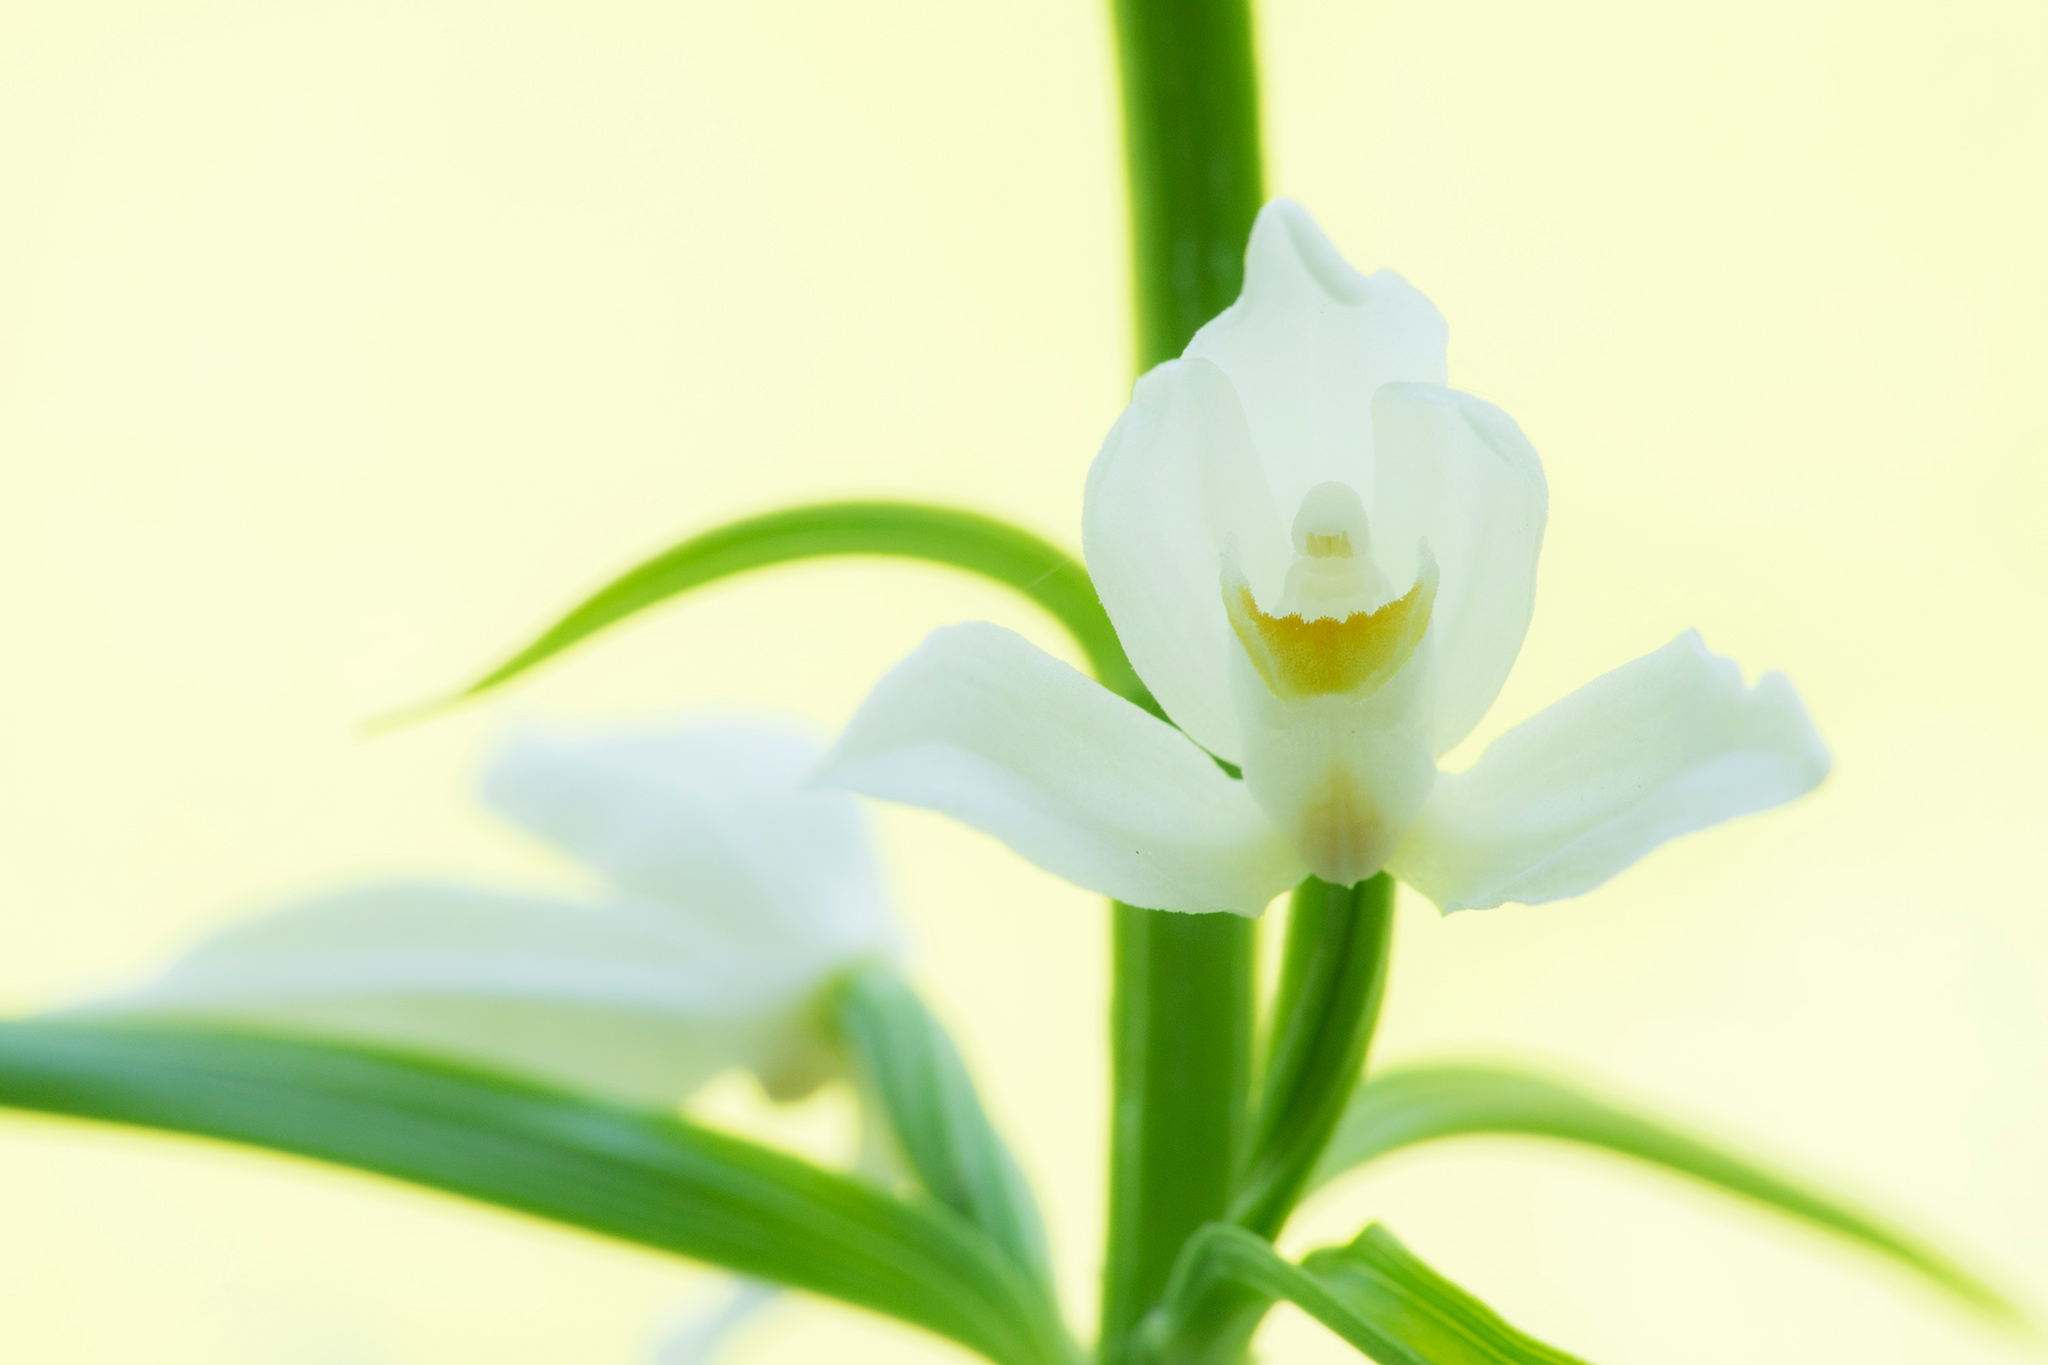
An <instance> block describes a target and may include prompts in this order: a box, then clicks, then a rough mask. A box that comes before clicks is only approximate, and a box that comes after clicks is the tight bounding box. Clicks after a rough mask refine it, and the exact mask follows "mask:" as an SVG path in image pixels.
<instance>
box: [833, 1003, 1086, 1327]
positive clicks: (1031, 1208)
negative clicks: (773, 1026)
mask: <svg viewBox="0 0 2048 1365" xmlns="http://www.w3.org/2000/svg"><path fill="white" fill-rule="evenodd" d="M834 1003H835V1005H836V1010H837V1016H838V1020H839V1033H840V1037H841V1039H842V1040H843V1041H844V1042H845V1044H846V1047H847V1050H848V1051H849V1052H850V1053H852V1055H853V1060H854V1068H855V1072H856V1074H857V1075H858V1076H859V1078H860V1079H861V1081H862V1082H864V1083H865V1084H866V1085H867V1087H868V1088H869V1090H870V1092H871V1093H873V1094H874V1095H875V1096H876V1097H877V1098H878V1099H879V1100H880V1101H881V1105H882V1108H883V1110H884V1111H885V1112H886V1113H887V1114H888V1116H889V1123H890V1128H891V1130H892V1132H893V1133H894V1135H895V1137H896V1140H897V1143H898V1145H899V1147H900V1148H901V1150H902V1154H903V1157H904V1159H905V1161H906V1162H907V1163H908V1164H909V1167H910V1169H911V1171H912V1173H913V1174H915V1175H916V1177H917V1180H918V1183H919V1184H921V1185H923V1186H924V1188H925V1190H926V1191H927V1192H929V1193H930V1194H931V1196H932V1197H933V1198H934V1199H937V1200H938V1201H939V1202H940V1203H942V1204H944V1205H946V1207H948V1208H950V1209H952V1210H953V1211H954V1212H956V1213H958V1214H960V1215H961V1216H962V1217H964V1218H966V1219H967V1220H968V1221H969V1222H972V1223H973V1224H975V1225H976V1226H977V1227H979V1228H981V1230H982V1231H984V1232H986V1233H987V1234H988V1235H989V1237H990V1238H991V1239H992V1240H993V1241H994V1242H995V1243H996V1245H997V1246H999V1247H1001V1248H1003V1250H1004V1251H1006V1252H1008V1253H1009V1255H1010V1257H1011V1258H1012V1259H1013V1260H1014V1261H1015V1262H1016V1263H1017V1265H1018V1266H1019V1267H1020V1268H1022V1269H1023V1270H1025V1271H1026V1272H1028V1273H1029V1274H1031V1275H1032V1276H1033V1277H1034V1278H1035V1279H1036V1280H1037V1281H1038V1283H1039V1284H1041V1285H1044V1286H1046V1287H1047V1290H1048V1293H1049V1292H1050V1285H1051V1281H1052V1274H1051V1266H1050V1261H1049V1259H1048V1257H1047V1255H1046V1246H1045V1228H1044V1225H1043V1224H1042V1223H1041V1222H1040V1221H1039V1217H1038V1206H1037V1204H1036V1203H1035V1202H1034V1201H1033V1199H1032V1196H1031V1187H1030V1185H1028V1184H1027V1183H1026V1182H1025V1180H1024V1174H1023V1172H1022V1171H1020V1170H1018V1169H1017V1163H1016V1161H1015V1160H1014V1159H1013V1158H1012V1157H1011V1155H1010V1151H1009V1148H1008V1147H1006V1146H1004V1145H1003V1140H1002V1138H1001V1136H1000V1135H998V1134H997V1132H996V1130H995V1125H993V1124H992V1123H990V1122H989V1120H988V1115H987V1114H986V1113H985V1112H983V1110H982V1107H981V1099H980V1097H979V1096H978V1095H977V1094H975V1090H974V1081H973V1079H972V1078H971V1077H970V1076H969V1075H968V1074H967V1067H966V1066H965V1064H963V1063H962V1062H961V1060H960V1054H959V1052H958V1051H957V1050H955V1048H954V1047H953V1041H952V1039H951V1038H949V1037H948V1036H947V1034H946V1030H945V1029H944V1027H942V1026H941V1025H940V1023H939V1021H938V1020H937V1019H935V1018H933V1017H932V1014H931V1011H930V1010H927V1009H926V1008H925V1006H924V1002H923V1001H921V1000H919V999H918V998H917V994H916V992H914V991H912V990H911V989H910V987H909V985H908V984H907V983H905V982H904V980H903V978H902V977H900V976H898V975H897V974H896V973H895V972H893V971H891V970H890V969H888V968H886V967H865V968H860V969H856V970H855V971H854V972H852V973H850V974H848V975H847V977H845V978H844V979H843V980H842V981H841V983H840V985H839V988H838V993H837V996H836V998H835V1002H834Z"/></svg>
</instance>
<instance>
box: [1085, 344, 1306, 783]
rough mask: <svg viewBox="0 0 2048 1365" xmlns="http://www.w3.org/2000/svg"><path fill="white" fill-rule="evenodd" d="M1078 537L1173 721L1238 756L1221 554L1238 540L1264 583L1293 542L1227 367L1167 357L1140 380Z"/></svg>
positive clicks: (1113, 432) (1100, 462)
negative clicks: (1260, 464) (1262, 468)
mask: <svg viewBox="0 0 2048 1365" xmlns="http://www.w3.org/2000/svg"><path fill="white" fill-rule="evenodd" d="M1081 544H1082V549H1083V550H1084V551H1085V553H1086V555H1087V559H1088V572H1089V574H1090V576H1091V577H1093V578H1094V580H1095V589H1096V591H1097V592H1098V593H1100V594H1101V595H1102V605H1103V607H1104V608H1105V609H1106V610H1107V611H1108V612H1109V619H1110V621H1111V622H1112V623H1113V624H1114V625H1115V626H1116V633H1117V638H1118V639H1119V640H1121V641H1122V642H1123V646H1124V651H1125V652H1126V653H1127V654H1129V655H1130V659H1131V664H1132V666H1133V667H1134V668H1136V669H1137V670H1138V676H1139V677H1141V678H1143V679H1144V680H1145V685H1146V686H1147V687H1149V688H1151V689H1152V695H1153V696H1155V697H1157V698H1158V699H1159V704H1160V705H1161V706H1163V707H1164V708H1166V714H1168V715H1169V716H1172V717H1173V719H1174V722H1175V723H1176V724H1178V725H1179V726H1181V727H1182V728H1183V729H1185V730H1186V731H1187V732H1188V733H1189V734H1191V735H1193V736H1194V737H1195V739H1196V740H1197V741H1198V742H1199V743H1201V744H1202V745H1204V746H1205V747H1207V748H1208V749H1209V750H1210V751H1211V752H1212V753H1218V754H1221V755H1223V757H1225V758H1227V759H1235V758H1236V757H1237V756H1238V747H1239V745H1240V743H1241V742H1242V741H1241V739H1240V736H1239V732H1238V721H1237V715H1236V712H1235V711H1234V710H1233V709H1232V707H1231V702H1230V683H1229V672H1228V663H1229V651H1231V650H1232V649H1234V648H1236V642H1235V641H1234V640H1233V639H1232V638H1231V633H1230V624H1229V620H1228V618H1227V616H1226V615H1225V613H1224V610H1223V591H1222V566H1223V556H1224V552H1225V551H1226V550H1228V549H1234V550H1235V553H1236V555H1237V558H1238V563H1239V565H1240V567H1241V569H1242V571H1243V572H1245V573H1246V574H1248V575H1249V576H1250V577H1251V579H1252V581H1253V582H1254V583H1255V584H1257V585H1259V586H1260V587H1262V588H1264V589H1265V590H1267V591H1268V592H1271V591H1273V590H1275V589H1277V588H1278V586H1279V583H1280V580H1281V577H1282V576H1283V575H1284V574H1285V572H1286V568H1287V560H1288V542H1287V532H1286V528H1285V526H1284V524H1283V523H1282V521H1281V519H1280V517H1279V514H1278V513H1277V512H1276V511H1275V510H1274V507H1273V499H1272V495H1271V494H1270V493H1269V492H1268V491H1267V488H1266V478H1265V475H1264V474H1263V473H1262V472H1261V470H1260V467H1259V457H1258V453H1257V451H1255V450H1254V449H1253V448H1252V440H1251V433H1250V432H1249V431H1248V430H1247V429H1246V427H1245V422H1244V411H1243V409H1242V408H1241V407H1240V406H1239V405H1238V401H1237V394H1236V392H1235V391H1234V390H1233V389H1232V388H1231V386H1230V381H1229V380H1228V379H1227V378H1225V377H1224V374H1223V372H1222V371H1221V370H1219V369H1217V368H1216V367H1215V366H1214V365H1211V364H1209V363H1207V362H1206V361H1185V360H1175V361H1170V362H1168V363H1167V364H1164V365H1161V366H1159V367H1158V368H1157V369H1155V370H1153V371H1152V372H1151V373H1150V374H1147V375H1146V376H1145V377H1144V378H1142V379H1140V380H1139V381H1138V384H1137V388H1136V389H1135V390H1134V391H1133V392H1132V395H1131V403H1130V406H1129V407H1127V408H1125V409H1124V413H1123V416H1121V417H1119V418H1118V419H1117V423H1116V425H1115V426H1114V427H1113V428H1111V429H1110V433H1109V437H1108V439H1107V440H1106V441H1104V442H1103V446H1102V453H1101V454H1100V455H1098V456H1096V458H1095V463H1094V465H1093V466H1091V467H1090V469H1089V471H1088V490H1087V494H1086V496H1085V497H1084V499H1083V501H1082V511H1081Z"/></svg>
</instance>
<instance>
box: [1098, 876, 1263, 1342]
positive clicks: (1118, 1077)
mask: <svg viewBox="0 0 2048 1365" xmlns="http://www.w3.org/2000/svg"><path fill="white" fill-rule="evenodd" d="M1115 914H1116V928H1115V952H1116V995H1115V1000H1114V1003H1113V1005H1112V1007H1111V1020H1110V1055H1111V1059H1112V1067H1113V1088H1114V1095H1113V1099H1112V1105H1113V1108H1112V1111H1111V1116H1110V1152H1111V1161H1110V1177H1109V1179H1110V1188H1109V1256H1108V1261H1107V1264H1106V1266H1105V1267H1104V1272H1103V1303H1102V1335H1101V1341H1100V1345H1099V1347H1098V1353H1099V1357H1100V1359H1101V1360H1102V1361H1103V1362H1104V1365H1111V1363H1112V1362H1121V1361H1123V1360H1125V1359H1126V1356H1127V1352H1128V1349H1129V1337H1130V1333H1131V1331H1132V1329H1133V1328H1135V1327H1136V1326H1137V1325H1138V1323H1139V1321H1140V1320H1141V1319H1143V1318H1144V1316H1145V1314H1146V1313H1147V1312H1148V1311H1150V1309H1151V1308H1152V1306H1153V1305H1154V1304H1155V1303H1156V1302H1157V1301H1158V1299H1159V1295H1160V1293H1161V1291H1162V1290H1164V1289H1165V1288H1166V1281H1167V1277H1168V1276H1169V1275H1170V1274H1171V1273H1172V1271H1173V1265H1174V1261H1175V1260H1176V1259H1177V1258H1178V1257H1179V1255H1180V1249H1181V1243H1182V1242H1184V1241H1186V1240H1187V1237H1188V1235H1189V1234H1190V1233H1192V1232H1193V1231H1194V1230H1195V1229H1196V1228H1198V1227H1200V1226H1202V1225H1203V1224H1204V1223H1207V1222H1212V1221H1215V1220H1217V1219H1221V1218H1223V1217H1225V1216H1226V1214H1227V1212H1228V1209H1229V1202H1230V1191H1231V1186H1232V1181H1233V1179H1234V1177H1235V1176H1236V1173H1237V1167H1238V1163H1239V1161H1240V1160H1241V1159H1242V1156H1243V1141H1244V1136H1245V1128H1246V1103H1245V1100H1246V1096H1247V1095H1248V1094H1249V1092H1250V1088H1251V1058H1252V1032H1251V1018H1252V1004H1253V983H1252V941H1253V929H1254V926H1253V923H1252V921H1250V920H1248V919H1243V918H1240V917H1239V916H1237V915H1227V914H1217V915H1176V914H1169V913H1166V912H1164V911H1159V910H1140V909H1138V908H1137V907H1135V906H1129V905H1118V906H1117V907H1116V908H1115Z"/></svg>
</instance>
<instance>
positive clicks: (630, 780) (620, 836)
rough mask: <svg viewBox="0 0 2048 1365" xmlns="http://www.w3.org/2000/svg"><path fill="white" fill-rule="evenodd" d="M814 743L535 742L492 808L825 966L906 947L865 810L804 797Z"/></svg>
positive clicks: (698, 729) (733, 928)
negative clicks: (898, 943) (890, 908)
mask: <svg viewBox="0 0 2048 1365" xmlns="http://www.w3.org/2000/svg"><path fill="white" fill-rule="evenodd" d="M818 752H819V751H818V749H817V747H816V746H815V745H813V744H812V743H811V741H810V740H808V739H806V738H803V737H801V736H798V735H794V734H791V733H789V732H787V731H784V730H779V729H774V728H770V727H768V726H765V725H761V724H758V723H757V724H739V723H732V722H727V723H722V724H718V725H705V724H701V723H699V724H696V725H693V726H690V727H688V728H682V729H675V730H671V731H666V732H662V731H655V732H649V731H647V730H644V729H642V730H621V731H611V732H600V733H594V734H583V735H578V734H545V733H529V734H525V735H521V736H518V737H515V738H514V739H513V740H511V741H510V742H508V743H507V744H506V745H505V746H504V747H503V748H502V749H501V751H500V752H499V754H498V756H497V758H496V759H495V761H494V762H493V763H492V765H491V767H490V770H489V771H488V773H487V774H486V776H485V778H484V784H483V791H484V797H485V799H486V800H488V801H489V802H490V803H491V804H492V805H494V806H496V807H497V808H498V809H499V810H501V811H503V812H504V813H505V814H506V815H508V816H510V817H511V818H513V819H514V820H517V821H518V822H519V823H520V824H522V825H524V826H525V827H526V828H528V829H530V830H532V831H533V832H535V833H537V834H540V835H542V836H543V837H545V838H547V839H549V840H551V841H553V842H554V843H556V844H558V845H560V846H561V847H562V848H564V849H565V850H567V851H568V852H570V853H571V854H573V855H575V856H576V857H577V858H579V859H581V860H582V861H583V862H585V863H587V864H589V865H590V866H591V867H593V868H596V869H597V870H598V871H600V872H602V873H604V874H605V876H606V877H607V878H609V879H610V880H611V881H612V882H613V883H614V884H616V885H617V886H619V887H620V888H621V889H623V890H626V891H628V892H631V893H634V894H636V895H638V896H641V897H645V898H647V899H649V900H654V901H660V902H664V903H666V904H668V905H670V906H673V907H674V908H675V912H676V913H677V914H678V915H679V916H683V917H687V918H692V919H701V920H705V921H708V922H710V923H712V924H714V925H719V926H723V928H724V930H725V931H726V932H731V933H740V934H746V935H750V936H753V937H756V938H759V939H761V940H763V941H764V942H771V943H778V944H782V945H785V946H786V947H787V949H788V950H789V951H791V952H794V953H798V954H802V955H806V956H808V957H810V958H812V959H814V960H826V959H833V958H844V957H846V956H850V955H854V954H858V953H863V952H873V951H882V950H886V949H887V948H888V947H889V946H890V945H891V944H892V943H893V941H894V939H893V931H892V930H891V928H890V924H889V918H888V912H887V910H886V901H885V898H884V896H883V893H882V889H881V882H880V878H879V876H878V874H877V872H876V869H875V865H874V859H873V855H872V853H871V852H870V849H869V844H868V839H867V830H866V826H865V824H864V823H863V819H862V816H861V812H860V809H859V803H857V802H855V801H853V800H852V799H850V798H848V797H846V796H843V795H839V794H837V793H834V792H820V791H814V790H809V789H805V788H803V786H802V784H803V782H804V780H805V779H806V778H807V777H808V775H809V773H810V771H811V769H812V768H813V767H815V766H816V764H817V761H818Z"/></svg>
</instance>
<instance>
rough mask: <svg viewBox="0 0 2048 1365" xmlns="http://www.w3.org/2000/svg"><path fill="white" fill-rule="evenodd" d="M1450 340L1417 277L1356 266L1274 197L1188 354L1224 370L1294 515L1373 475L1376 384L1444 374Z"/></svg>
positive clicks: (1289, 204)
mask: <svg viewBox="0 0 2048 1365" xmlns="http://www.w3.org/2000/svg"><path fill="white" fill-rule="evenodd" d="M1449 339H1450V332H1449V329H1448V328H1447V327H1446V326H1445V325H1444V320H1443V316H1442V314H1440V313H1438V312H1437V310H1436V307H1435V305H1433V304H1431V303H1430V301H1429V300H1428V299H1427V298H1425V297H1424V296H1423V295H1422V294H1421V292H1420V291H1418V290H1417V289H1416V288H1415V287H1414V286H1413V285H1411V284H1409V283H1408V282H1407V281H1406V280H1404V279H1402V278H1401V277H1400V276H1399V275H1396V274H1395V273H1394V272H1393V271H1391V270H1381V271H1377V272H1375V273H1374V274H1371V275H1361V274H1360V273H1359V272H1358V271H1356V270H1354V269H1352V268H1351V267H1350V266H1349V265H1348V264H1346V263H1345V260H1344V258H1343V256H1341V255H1340V254H1339V253H1338V251H1337V248H1336V247H1334V246H1332V245H1331V244H1330V240H1329V238H1327V237H1325V236H1324V235H1323V232H1322V229H1321V228H1319V227H1317V226H1316V222H1315V220H1314V219H1313V218H1311V217H1310V216H1309V214H1308V210H1307V209H1304V208H1303V207H1302V206H1301V205H1299V204H1297V203H1295V202H1293V201H1292V200H1288V199H1276V200H1274V201H1273V202H1272V203H1270V204H1267V205H1266V207H1265V208H1264V209H1262V210H1260V212H1259V217H1258V221H1257V222H1256V223H1255V224H1254V225H1253V227H1252V236H1251V244H1250V246H1249V247H1248V248H1247V250H1246V252H1245V270H1244V292H1243V293H1242V294H1241V295H1239V296H1238V299H1237V302H1235V303H1233V304H1232V305H1231V306H1230V307H1228V308H1226V309H1224V310H1223V312H1221V313H1219V314H1218V315H1217V316H1216V318H1215V319H1214V320H1213V321H1211V322H1210V323H1209V325H1208V326H1206V327H1204V328H1203V329H1202V330H1201V331H1199V332H1197V333H1196V334H1195V338H1194V340H1193V341H1191V342H1190V343H1189V344H1188V349H1187V357H1188V358H1189V359H1203V360H1210V361H1213V362H1215V363H1216V364H1217V365H1218V366H1220V367H1221V368H1222V370H1223V372H1224V373H1225V374H1227V375H1229V376H1230V381H1231V383H1232V384H1234V385H1235V386H1236V388H1237V392H1238V397H1239V398H1240V399H1241V400H1242V402H1243V403H1244V411H1245V416H1246V417H1247V418H1248V419H1249V421H1250V424H1251V433H1252V438H1253V440H1254V441H1256V442H1257V444H1258V450H1259V456H1260V458H1261V459H1262V460H1263V461H1264V463H1265V469H1266V474H1267V477H1268V479H1269V480H1270V481H1271V485H1272V490H1273V498H1274V501H1275V502H1276V503H1277V504H1278V506H1280V507H1281V508H1282V509H1283V510H1284V511H1285V512H1286V514H1287V516H1289V517H1290V518H1291V517H1292V516H1293V514H1294V509H1295V508H1296V507H1298V506H1299V505H1300V504H1301V499H1302V497H1303V495H1304V494H1306V493H1307V492H1308V490H1309V489H1311V488H1313V487H1315V486H1316V485H1317V484H1319V483H1322V482H1324V481H1325V480H1331V479H1334V480H1337V481H1339V482H1342V483H1348V484H1351V485H1352V486H1353V487H1355V488H1357V489H1358V490H1359V491H1360V492H1363V491H1364V490H1365V489H1366V488H1368V487H1370V486H1371V484H1372V460H1373V428H1372V416H1371V410H1370V404H1371V402H1372V395H1373V391H1374V390H1375V389H1377V388H1379V386H1380V385H1382V384H1388V383H1392V382H1395V381H1397V380H1420V381H1422V382H1424V383H1430V384H1441V383H1443V382H1444V378H1445V353H1446V350H1447V348H1448V346H1449Z"/></svg>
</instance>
